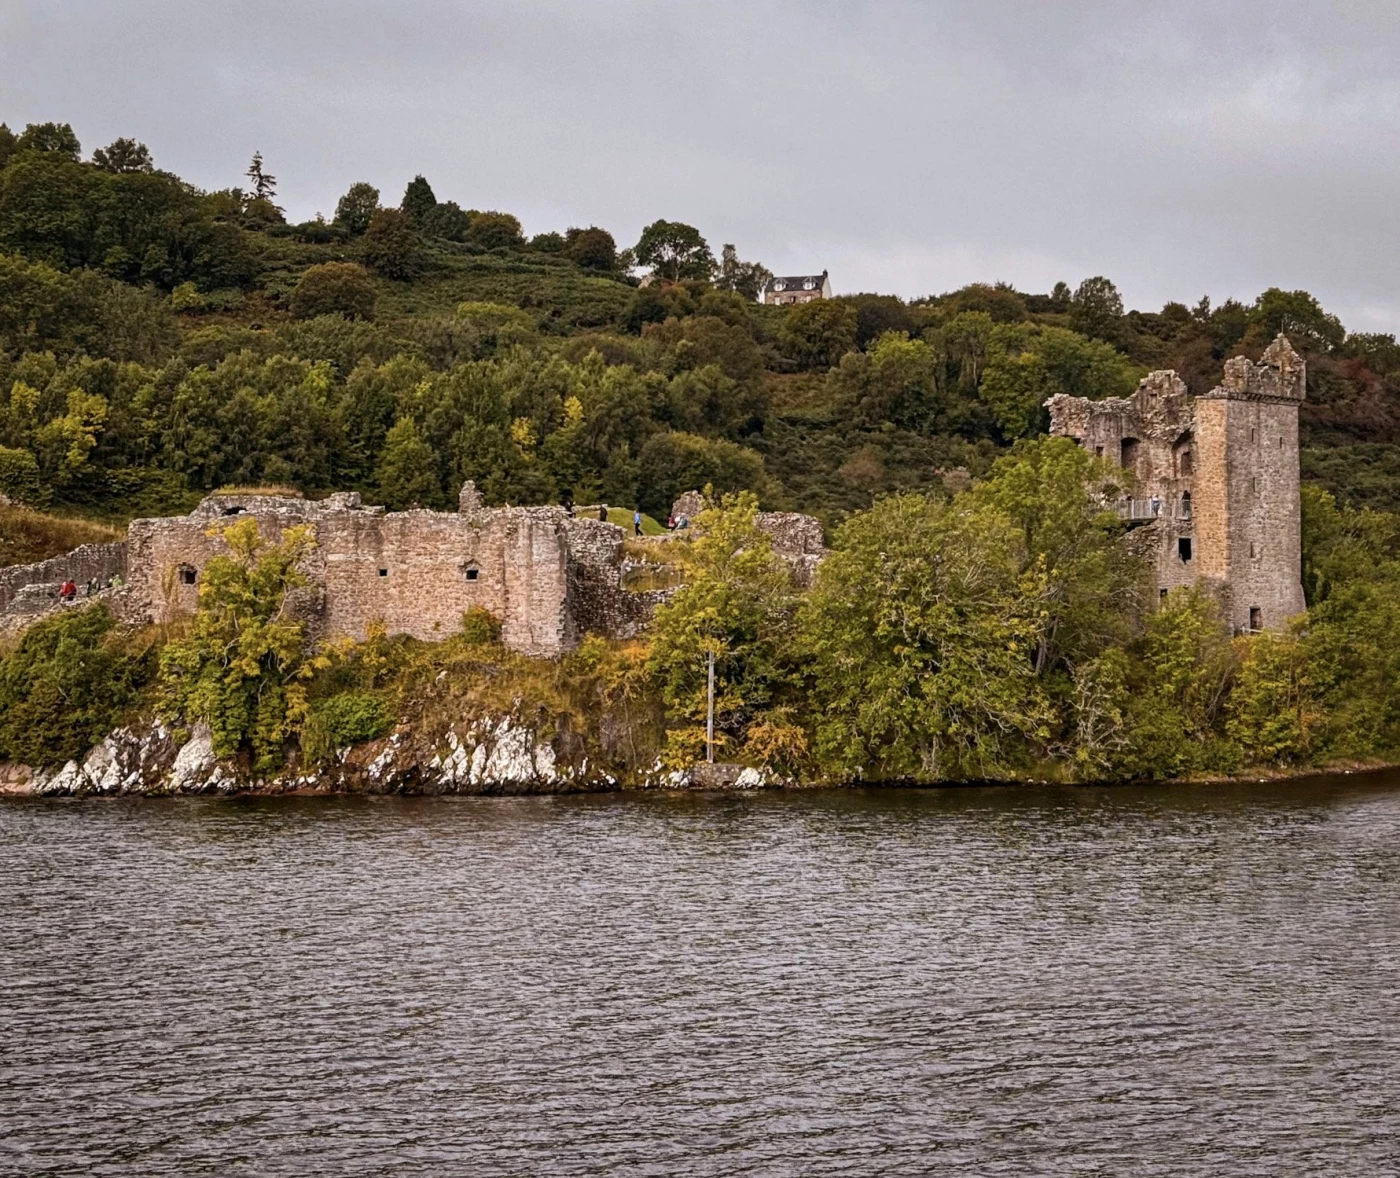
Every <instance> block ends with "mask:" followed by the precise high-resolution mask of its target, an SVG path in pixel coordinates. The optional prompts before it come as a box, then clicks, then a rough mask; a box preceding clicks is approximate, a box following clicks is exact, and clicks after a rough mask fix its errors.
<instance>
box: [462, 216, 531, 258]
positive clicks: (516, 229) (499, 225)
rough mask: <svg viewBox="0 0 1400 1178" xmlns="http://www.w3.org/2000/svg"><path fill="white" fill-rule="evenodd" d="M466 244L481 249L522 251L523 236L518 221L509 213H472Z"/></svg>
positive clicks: (523, 246)
mask: <svg viewBox="0 0 1400 1178" xmlns="http://www.w3.org/2000/svg"><path fill="white" fill-rule="evenodd" d="M466 240H467V242H468V244H470V245H475V246H479V247H480V248H481V249H487V250H495V249H512V250H513V249H524V248H525V235H524V234H523V233H522V232H521V230H520V220H519V218H517V217H512V216H511V215H510V214H509V213H492V212H486V213H473V214H471V227H470V228H469V229H468V230H467V236H466Z"/></svg>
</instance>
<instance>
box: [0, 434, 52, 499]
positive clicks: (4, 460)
mask: <svg viewBox="0 0 1400 1178" xmlns="http://www.w3.org/2000/svg"><path fill="white" fill-rule="evenodd" d="M0 495H3V496H5V498H6V499H10V500H13V501H14V502H16V503H25V504H28V505H29V506H31V507H36V506H38V505H40V504H41V503H42V502H43V500H44V498H45V496H44V485H43V482H42V480H41V479H40V476H39V462H38V460H37V459H36V458H35V457H34V455H33V454H31V453H30V452H29V451H28V450H18V449H13V448H11V447H8V446H0Z"/></svg>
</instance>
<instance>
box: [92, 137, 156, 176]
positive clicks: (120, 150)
mask: <svg viewBox="0 0 1400 1178" xmlns="http://www.w3.org/2000/svg"><path fill="white" fill-rule="evenodd" d="M92 162H93V163H94V164H95V165H96V166H97V167H99V168H101V169H102V170H103V171H104V172H152V171H154V170H155V164H153V163H152V162H151V152H150V149H149V148H148V147H147V146H146V145H145V144H144V143H137V142H136V140H135V139H114V140H113V141H112V142H111V143H109V144H108V145H107V146H106V147H99V148H98V149H97V150H96V151H94V152H93V153H92Z"/></svg>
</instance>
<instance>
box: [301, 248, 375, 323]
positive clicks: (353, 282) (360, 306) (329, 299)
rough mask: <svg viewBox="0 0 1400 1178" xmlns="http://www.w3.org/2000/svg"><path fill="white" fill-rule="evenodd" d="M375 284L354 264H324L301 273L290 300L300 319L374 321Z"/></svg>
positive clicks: (308, 268)
mask: <svg viewBox="0 0 1400 1178" xmlns="http://www.w3.org/2000/svg"><path fill="white" fill-rule="evenodd" d="M374 301H375V294H374V283H373V282H372V281H371V280H370V276H369V272H368V271H367V270H366V269H365V268H364V267H363V266H360V265H357V264H356V263H354V262H322V263H321V264H320V265H319V266H308V267H307V268H306V269H305V270H304V271H302V275H301V277H300V278H299V279H298V280H297V284H296V286H294V287H293V288H292V293H291V298H290V299H289V302H290V305H291V310H292V314H293V315H295V316H296V317H297V318H298V319H314V318H315V317H316V316H317V315H343V316H344V317H345V318H346V319H373V318H374Z"/></svg>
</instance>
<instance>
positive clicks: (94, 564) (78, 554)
mask: <svg viewBox="0 0 1400 1178" xmlns="http://www.w3.org/2000/svg"><path fill="white" fill-rule="evenodd" d="M125 576H126V544H125V543H123V542H122V541H120V540H119V541H117V542H115V543H112V544H84V545H82V546H81V547H78V548H74V549H73V550H72V551H71V552H65V553H63V555H61V556H54V557H50V558H49V559H48V560H41V561H39V562H37V563H36V564H17V565H11V566H10V567H9V568H3V569H0V613H3V612H4V611H6V610H8V609H9V608H10V606H11V605H12V604H13V603H14V602H15V599H16V598H17V597H18V596H20V593H21V590H23V589H25V587H26V586H30V585H33V586H53V587H55V590H56V587H57V586H59V585H62V584H63V582H64V581H75V582H77V584H78V587H79V589H81V588H82V587H83V586H85V585H86V584H87V583H88V581H90V580H91V579H92V578H93V577H96V578H97V579H98V580H99V581H101V582H103V583H104V584H105V583H106V581H107V580H108V579H109V578H111V577H125ZM34 596H35V595H34V593H32V592H31V593H28V594H25V597H26V600H28V599H31V598H33V597H34ZM26 612H30V613H32V612H33V610H32V608H28V609H26Z"/></svg>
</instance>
